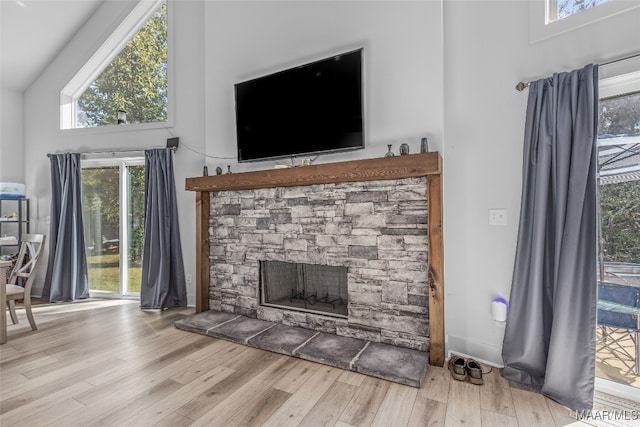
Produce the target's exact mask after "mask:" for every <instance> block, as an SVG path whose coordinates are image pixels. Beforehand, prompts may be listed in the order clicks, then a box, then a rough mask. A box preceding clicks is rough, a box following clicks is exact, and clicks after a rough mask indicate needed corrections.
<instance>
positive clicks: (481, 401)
mask: <svg viewBox="0 0 640 427" xmlns="http://www.w3.org/2000/svg"><path fill="white" fill-rule="evenodd" d="M18 311H19V319H20V324H18V325H9V331H8V341H7V343H6V344H5V345H2V346H0V402H1V403H0V425H2V426H3V427H9V426H14V425H20V426H93V425H103V426H172V427H175V426H191V425H194V426H253V425H265V426H342V427H348V426H369V425H371V426H436V425H437V426H457V425H464V426H518V425H519V426H527V427H528V426H537V425H540V426H564V425H570V424H571V425H586V424H582V423H579V422H576V420H575V419H573V418H570V416H569V411H568V410H566V409H565V408H561V407H559V405H557V404H556V403H554V402H551V401H549V400H548V399H546V398H544V397H543V396H541V395H538V394H535V393H532V392H528V391H523V390H518V389H513V388H511V387H510V386H509V384H508V382H507V381H505V380H504V379H503V378H502V377H500V375H499V374H498V373H497V372H496V371H495V370H494V371H493V372H491V373H489V374H487V375H486V381H485V384H484V385H483V386H474V385H471V384H468V383H461V382H458V381H454V380H452V379H451V376H450V375H449V372H448V371H447V370H446V369H442V368H436V367H430V368H429V370H428V373H427V378H426V380H425V385H424V386H423V388H422V389H416V388H412V387H407V386H403V385H399V384H396V383H390V382H388V381H384V380H381V379H377V378H373V377H368V376H365V375H361V374H358V373H354V372H347V371H342V370H340V369H336V368H332V367H328V366H324V365H319V364H316V363H313V362H308V361H304V360H300V359H296V358H292V357H288V356H283V355H279V354H275V353H270V352H268V351H263V350H257V349H254V348H249V347H245V346H241V345H237V344H233V343H230V342H227V341H222V340H218V339H215V338H211V337H203V336H202V335H198V334H194V333H189V332H185V331H180V330H177V329H175V328H174V327H173V322H174V321H176V320H177V319H180V318H182V317H184V316H186V315H188V314H191V313H193V309H175V310H167V311H165V312H162V313H149V312H142V311H141V310H140V309H139V308H138V305H137V302H132V301H118V300H90V301H84V302H78V303H73V304H56V305H38V306H35V307H34V310H33V311H34V315H35V318H36V322H37V323H38V330H37V331H34V332H32V331H31V329H30V328H29V326H28V323H27V322H26V318H25V316H24V310H18Z"/></svg>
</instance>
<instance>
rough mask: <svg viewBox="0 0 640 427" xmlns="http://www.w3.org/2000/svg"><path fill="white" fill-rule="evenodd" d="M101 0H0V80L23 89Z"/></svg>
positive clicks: (9, 87) (3, 83) (7, 85)
mask: <svg viewBox="0 0 640 427" xmlns="http://www.w3.org/2000/svg"><path fill="white" fill-rule="evenodd" d="M103 1H104V0H0V80H1V84H2V87H4V88H8V89H11V90H15V91H18V92H24V91H25V90H26V89H27V88H28V87H29V85H31V83H33V81H34V80H35V79H36V78H37V77H38V76H39V75H40V73H42V71H43V70H44V69H45V67H46V66H47V65H48V64H49V63H50V62H51V61H52V60H53V59H54V58H55V56H56V55H57V54H58V52H60V50H61V49H62V48H63V47H64V46H65V45H66V44H67V43H68V42H69V40H70V39H71V38H72V37H73V35H74V34H75V33H76V32H77V31H78V30H79V29H80V27H81V26H82V25H83V24H84V23H85V22H86V21H87V19H88V18H89V17H90V16H91V15H92V14H93V13H94V12H95V10H96V9H97V8H98V6H100V4H101V3H102V2H103Z"/></svg>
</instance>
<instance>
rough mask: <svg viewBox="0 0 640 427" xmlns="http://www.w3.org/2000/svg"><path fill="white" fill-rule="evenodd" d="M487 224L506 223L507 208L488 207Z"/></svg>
mask: <svg viewBox="0 0 640 427" xmlns="http://www.w3.org/2000/svg"><path fill="white" fill-rule="evenodd" d="M489 225H507V210H506V209H489Z"/></svg>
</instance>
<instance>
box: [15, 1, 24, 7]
mask: <svg viewBox="0 0 640 427" xmlns="http://www.w3.org/2000/svg"><path fill="white" fill-rule="evenodd" d="M16 4H17V5H18V6H20V7H27V5H26V4H24V3H23V2H21V1H20V0H16Z"/></svg>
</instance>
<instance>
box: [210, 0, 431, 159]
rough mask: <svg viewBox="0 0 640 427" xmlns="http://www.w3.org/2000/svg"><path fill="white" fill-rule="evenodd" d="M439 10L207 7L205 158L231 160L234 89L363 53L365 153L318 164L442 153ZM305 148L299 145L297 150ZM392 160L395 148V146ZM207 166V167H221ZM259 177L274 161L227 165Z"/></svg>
mask: <svg viewBox="0 0 640 427" xmlns="http://www.w3.org/2000/svg"><path fill="white" fill-rule="evenodd" d="M441 6H442V5H441V3H440V2H439V1H427V2H411V1H410V2H402V1H387V2H375V1H374V2H367V1H363V2H361V1H354V2H351V1H349V2H324V1H317V2H290V1H284V2H276V1H266V2H264V1H258V2H206V3H205V13H206V15H205V16H206V18H205V19H206V22H207V25H206V70H207V72H206V94H207V96H206V111H207V113H206V114H207V120H206V122H207V124H206V126H207V128H206V130H207V141H206V146H207V153H208V154H210V155H217V156H223V157H235V155H236V151H235V149H236V147H235V117H234V93H233V85H234V83H236V82H239V81H242V80H246V79H248V78H252V77H257V76H260V75H264V74H266V73H269V72H274V71H279V70H282V69H285V68H288V67H290V66H295V65H300V64H303V63H305V62H307V61H310V60H315V59H320V58H324V57H326V56H330V55H331V54H335V53H340V52H344V51H347V50H349V49H350V48H353V47H359V46H364V57H365V66H364V75H365V87H366V89H365V103H366V106H365V116H366V117H365V126H366V130H365V132H366V143H365V144H366V148H365V150H360V151H355V152H351V153H346V154H345V153H342V154H335V155H325V156H321V157H320V158H319V159H318V160H317V163H324V162H330V161H336V160H346V159H355V158H370V157H380V156H382V155H384V153H385V152H386V151H387V148H386V145H387V144H389V143H392V142H393V140H397V139H402V138H410V137H413V139H412V140H411V141H412V143H411V149H412V151H413V152H414V153H415V152H418V151H419V147H420V142H419V141H420V139H419V137H420V136H424V135H427V136H428V137H429V138H430V143H431V146H432V147H435V148H436V149H437V148H438V147H441V144H442V127H443V125H442V123H443V111H442V96H443V88H442V27H441V15H442V10H441ZM300 143H301V144H304V141H303V140H301V141H300ZM394 150H395V152H396V154H397V153H398V143H396V144H395V145H394ZM211 163H212V164H213V167H214V168H215V166H216V165H218V164H227V163H225V162H224V161H219V162H216V161H215V160H212V161H211ZM230 163H231V164H232V165H233V166H232V169H233V170H246V169H265V168H271V167H273V164H274V162H259V163H254V164H246V163H244V164H241V165H234V163H235V162H234V161H233V160H232V161H230Z"/></svg>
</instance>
